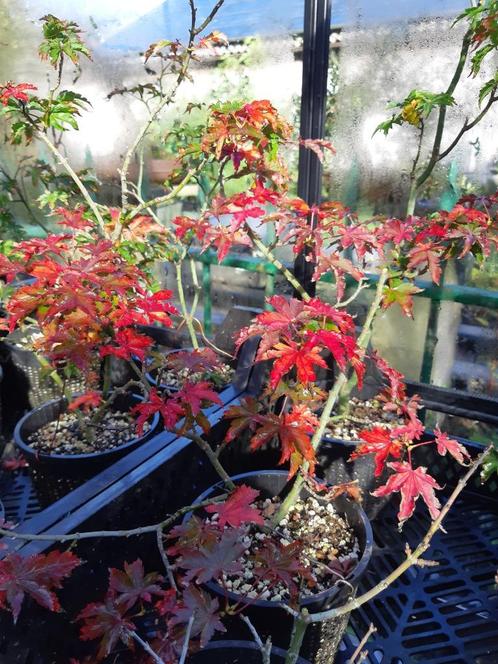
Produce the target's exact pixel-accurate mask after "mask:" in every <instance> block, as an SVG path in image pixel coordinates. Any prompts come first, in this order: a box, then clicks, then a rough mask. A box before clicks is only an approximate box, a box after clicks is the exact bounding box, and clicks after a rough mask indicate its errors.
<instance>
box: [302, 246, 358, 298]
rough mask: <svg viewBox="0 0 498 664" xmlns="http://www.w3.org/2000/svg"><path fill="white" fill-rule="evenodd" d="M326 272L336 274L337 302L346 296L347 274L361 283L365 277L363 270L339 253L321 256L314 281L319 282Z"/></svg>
mask: <svg viewBox="0 0 498 664" xmlns="http://www.w3.org/2000/svg"><path fill="white" fill-rule="evenodd" d="M326 272H332V273H333V274H334V277H335V284H336V298H337V300H342V298H343V296H344V291H345V288H346V280H345V275H346V274H349V275H350V276H351V277H353V279H355V280H356V281H361V279H363V277H364V276H365V274H364V272H362V270H360V269H359V268H358V267H356V266H355V265H353V263H352V262H351V261H350V260H349V259H348V258H344V257H343V256H341V255H340V254H339V253H333V254H329V255H321V256H319V257H318V262H317V264H316V268H315V272H314V274H313V281H318V280H319V279H320V277H321V276H322V275H323V274H325V273H326Z"/></svg>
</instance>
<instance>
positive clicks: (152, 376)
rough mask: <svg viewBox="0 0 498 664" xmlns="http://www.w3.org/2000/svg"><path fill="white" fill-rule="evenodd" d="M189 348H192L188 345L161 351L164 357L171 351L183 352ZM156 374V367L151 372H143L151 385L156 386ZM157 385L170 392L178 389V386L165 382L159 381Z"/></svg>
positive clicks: (170, 353) (189, 349)
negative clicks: (187, 346)
mask: <svg viewBox="0 0 498 664" xmlns="http://www.w3.org/2000/svg"><path fill="white" fill-rule="evenodd" d="M191 350H193V348H192V347H190V348H175V349H174V350H168V351H166V352H165V353H163V355H164V356H165V357H167V356H168V355H172V354H173V353H185V352H188V351H191ZM156 375H157V369H156V370H154V371H153V372H147V373H146V374H145V376H146V378H147V380H148V381H149V383H150V384H151V385H153V386H154V387H157V378H156ZM159 387H160V388H162V389H167V390H170V392H175V391H177V390H178V388H177V387H176V386H172V385H167V384H166V383H161V384H160V385H159Z"/></svg>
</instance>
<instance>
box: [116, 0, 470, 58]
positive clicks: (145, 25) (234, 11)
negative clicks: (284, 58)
mask: <svg viewBox="0 0 498 664" xmlns="http://www.w3.org/2000/svg"><path fill="white" fill-rule="evenodd" d="M196 5H197V7H198V16H199V18H204V17H205V16H206V15H207V14H208V13H209V11H210V9H211V7H212V6H213V0H197V2H196ZM467 5H468V2H466V0H396V2H393V0H332V25H333V26H341V25H357V26H359V27H361V26H364V25H373V24H375V23H380V22H386V21H395V20H408V19H417V18H421V17H424V16H441V15H448V14H456V13H457V12H459V11H461V10H462V8H464V7H466V6H467ZM303 11H304V1H303V0H225V4H224V6H223V7H222V10H221V11H220V12H219V14H218V15H217V16H216V18H215V19H214V21H213V22H212V24H211V27H212V29H216V30H220V31H221V32H224V33H225V34H226V35H227V36H228V37H229V38H230V39H242V38H244V37H248V36H250V35H261V36H267V37H269V36H272V35H279V34H286V33H289V32H293V33H295V32H301V31H302V26H303ZM188 12H189V10H188V4H187V3H186V1H185V0H166V2H163V3H162V4H160V5H159V6H158V7H156V8H154V9H152V10H151V11H149V12H147V13H146V14H144V15H143V16H141V17H140V18H138V19H136V20H134V21H133V22H131V23H130V24H129V25H127V26H126V27H124V28H122V29H120V30H119V31H118V32H116V33H115V34H114V35H113V36H111V37H109V38H108V39H107V40H106V42H105V45H106V46H108V47H110V48H117V49H126V50H128V49H129V50H142V49H144V48H145V47H146V46H147V45H148V44H151V43H152V42H155V41H158V40H159V39H175V38H179V39H185V37H186V26H187V25H188Z"/></svg>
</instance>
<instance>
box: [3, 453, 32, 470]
mask: <svg viewBox="0 0 498 664" xmlns="http://www.w3.org/2000/svg"><path fill="white" fill-rule="evenodd" d="M27 465H28V462H27V461H26V459H25V458H24V457H23V456H22V455H20V456H16V457H9V458H6V459H3V461H2V469H3V470H8V471H13V470H20V469H21V468H26V466H27Z"/></svg>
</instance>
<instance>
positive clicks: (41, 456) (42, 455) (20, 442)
mask: <svg viewBox="0 0 498 664" xmlns="http://www.w3.org/2000/svg"><path fill="white" fill-rule="evenodd" d="M124 396H126V395H124ZM129 396H130V397H131V398H134V399H136V400H137V401H143V397H142V396H141V395H139V394H131V395H129ZM61 401H67V399H66V397H59V398H58V399H50V401H45V402H44V403H42V405H41V406H38V407H37V408H33V409H32V410H29V411H28V412H27V413H26V414H25V415H23V417H21V419H20V420H19V421H18V422H17V424H16V427H15V429H14V435H13V437H14V442H15V444H16V445H17V447H18V448H20V449H21V450H22V452H23V453H24V454H25V455H26V456H27V457H28V458H31V459H33V458H34V459H36V460H43V461H48V460H50V459H57V460H59V459H60V460H64V461H68V460H70V459H74V460H75V461H77V460H79V461H81V460H85V459H96V458H102V457H106V456H112V455H113V454H115V453H117V452H121V451H122V450H125V449H127V448H128V447H131V446H132V445H136V444H137V443H141V442H143V441H144V440H145V439H146V438H147V437H148V436H149V435H150V434H151V433H152V432H153V431H154V430H155V429H156V428H157V426H158V424H159V413H155V414H154V415H153V417H152V422H151V426H150V429H149V431H147V432H146V433H144V434H142V435H141V436H138V437H136V438H132V439H131V440H129V441H128V442H126V443H123V445H118V446H117V447H113V448H112V449H109V450H102V451H98V452H85V453H84V454H47V452H38V451H37V450H35V449H34V448H33V447H31V445H29V444H28V443H26V442H25V441H24V438H23V436H22V434H21V429H22V427H23V425H24V424H25V422H26V421H27V420H28V419H29V418H30V417H31V416H32V415H33V414H34V413H38V412H40V411H42V410H44V409H45V408H46V407H47V406H50V405H52V404H58V403H60V402H61ZM47 424H48V423H47Z"/></svg>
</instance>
